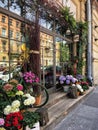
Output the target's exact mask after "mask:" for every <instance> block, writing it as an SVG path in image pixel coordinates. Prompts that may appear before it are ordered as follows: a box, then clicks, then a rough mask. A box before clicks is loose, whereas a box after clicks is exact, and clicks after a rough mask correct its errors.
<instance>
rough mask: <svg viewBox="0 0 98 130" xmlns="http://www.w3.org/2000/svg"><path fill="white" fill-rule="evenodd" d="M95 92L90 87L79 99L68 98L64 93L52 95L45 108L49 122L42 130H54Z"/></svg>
mask: <svg viewBox="0 0 98 130" xmlns="http://www.w3.org/2000/svg"><path fill="white" fill-rule="evenodd" d="M93 90H94V87H90V88H89V90H86V93H85V94H84V95H82V96H79V97H78V98H77V99H70V98H68V97H67V96H66V93H64V92H56V93H52V94H50V98H49V101H48V104H47V105H46V106H45V107H46V108H47V109H48V115H49V122H48V123H47V125H46V126H43V127H41V130H54V128H55V126H56V125H57V124H58V123H59V122H60V121H61V120H62V119H64V117H65V116H66V115H67V114H68V113H69V112H70V111H71V110H73V108H75V107H76V106H77V105H78V103H80V102H82V101H83V99H84V98H86V97H87V96H88V95H89V94H90V93H91V92H92V91H93Z"/></svg>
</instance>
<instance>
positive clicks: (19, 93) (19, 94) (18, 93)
mask: <svg viewBox="0 0 98 130" xmlns="http://www.w3.org/2000/svg"><path fill="white" fill-rule="evenodd" d="M23 94H24V93H23V91H18V92H17V93H16V95H18V96H21V95H23Z"/></svg>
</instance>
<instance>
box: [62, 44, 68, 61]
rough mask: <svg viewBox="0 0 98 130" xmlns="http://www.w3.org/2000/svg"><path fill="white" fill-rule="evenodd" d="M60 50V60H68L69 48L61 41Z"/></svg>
mask: <svg viewBox="0 0 98 130" xmlns="http://www.w3.org/2000/svg"><path fill="white" fill-rule="evenodd" d="M60 50H61V57H60V62H65V61H67V60H69V48H68V46H66V45H63V43H61V44H60Z"/></svg>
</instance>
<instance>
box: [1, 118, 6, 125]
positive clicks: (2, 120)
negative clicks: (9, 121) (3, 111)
mask: <svg viewBox="0 0 98 130" xmlns="http://www.w3.org/2000/svg"><path fill="white" fill-rule="evenodd" d="M4 123H5V122H4V119H3V118H0V126H3V125H4Z"/></svg>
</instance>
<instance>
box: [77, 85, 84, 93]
mask: <svg viewBox="0 0 98 130" xmlns="http://www.w3.org/2000/svg"><path fill="white" fill-rule="evenodd" d="M76 86H77V88H78V89H79V91H80V92H83V88H82V86H81V85H80V84H76Z"/></svg>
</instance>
